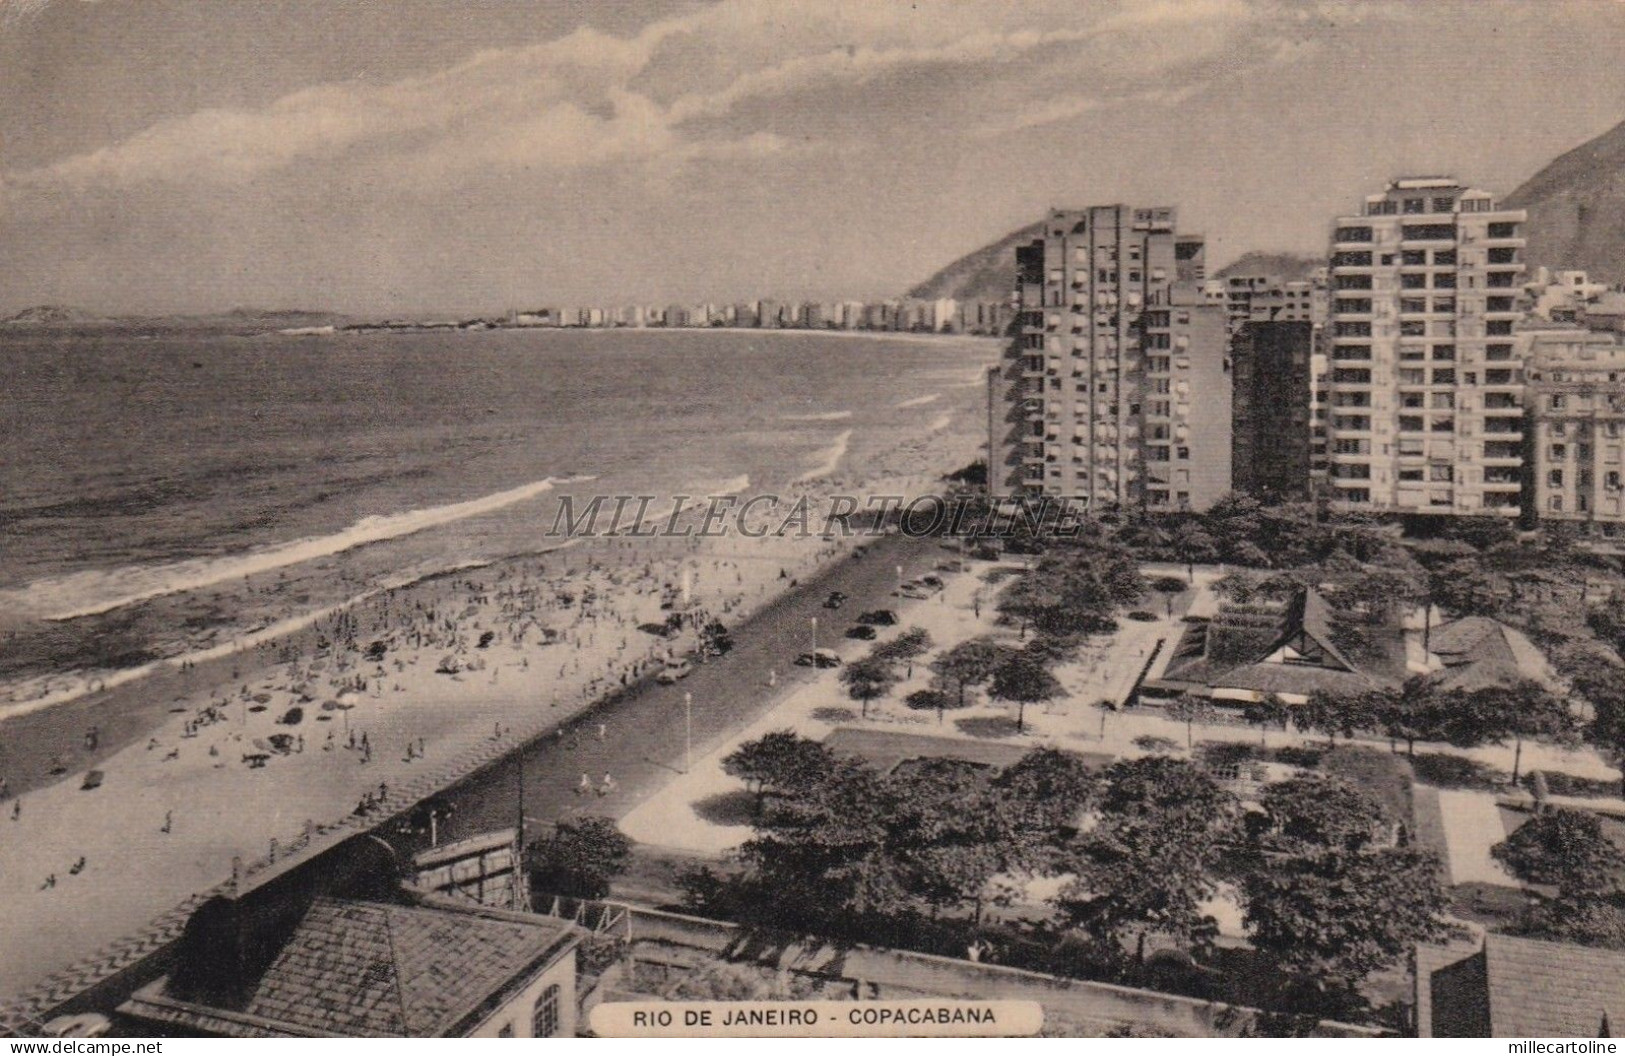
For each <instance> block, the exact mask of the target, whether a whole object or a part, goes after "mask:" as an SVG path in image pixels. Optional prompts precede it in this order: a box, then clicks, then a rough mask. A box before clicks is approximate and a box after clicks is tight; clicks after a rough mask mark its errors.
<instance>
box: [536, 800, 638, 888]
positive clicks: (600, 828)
mask: <svg viewBox="0 0 1625 1056" xmlns="http://www.w3.org/2000/svg"><path fill="white" fill-rule="evenodd" d="M528 857H529V859H530V882H531V886H532V888H534V889H536V890H539V891H545V892H549V893H552V894H558V895H568V896H570V897H572V898H603V897H604V896H606V895H608V894H609V886H610V882H611V881H613V880H614V879H615V878H616V877H617V876H620V875H621V874H622V873H624V872H626V867H627V864H628V862H629V861H630V859H631V857H632V841H631V840H629V839H627V838H626V837H625V836H624V835H622V834H621V831H620V830H619V829H618V828H616V827H615V822H614V820H613V819H611V818H603V817H597V816H593V815H589V816H585V817H580V818H568V819H566V820H564V821H561V822H559V823H558V825H556V826H555V827H554V829H553V835H551V836H549V837H548V838H547V839H545V840H540V841H537V842H536V843H533V844H531V845H530V848H529V855H528Z"/></svg>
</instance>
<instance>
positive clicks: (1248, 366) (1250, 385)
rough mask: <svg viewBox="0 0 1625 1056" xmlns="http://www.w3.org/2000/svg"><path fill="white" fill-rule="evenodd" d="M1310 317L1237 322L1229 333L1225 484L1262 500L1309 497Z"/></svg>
mask: <svg viewBox="0 0 1625 1056" xmlns="http://www.w3.org/2000/svg"><path fill="white" fill-rule="evenodd" d="M1313 353H1314V324H1313V323H1311V322H1309V320H1308V319H1302V320H1294V321H1280V322H1244V323H1242V324H1241V325H1240V326H1239V327H1238V328H1237V329H1236V331H1235V333H1234V334H1232V335H1231V337H1230V361H1231V377H1232V380H1233V398H1232V412H1231V423H1232V438H1231V448H1230V451H1231V463H1230V477H1231V485H1232V486H1233V487H1234V488H1235V490H1237V491H1242V492H1246V493H1248V494H1249V495H1253V496H1255V497H1257V498H1258V499H1260V500H1262V501H1265V502H1303V501H1305V500H1307V499H1308V498H1309V484H1310V469H1311V466H1312V463H1313V459H1312V457H1311V455H1312V439H1313V430H1312V428H1311V424H1312V423H1311V413H1312V410H1313V408H1312V387H1313V381H1314V374H1313V371H1314V366H1313V360H1314V355H1313Z"/></svg>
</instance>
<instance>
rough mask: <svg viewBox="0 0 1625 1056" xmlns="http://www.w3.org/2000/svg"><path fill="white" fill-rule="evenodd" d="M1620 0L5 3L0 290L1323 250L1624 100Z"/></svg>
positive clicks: (810, 293)
mask: <svg viewBox="0 0 1625 1056" xmlns="http://www.w3.org/2000/svg"><path fill="white" fill-rule="evenodd" d="M1620 14H1621V12H1620V8H1619V6H1618V5H1616V4H1613V3H1604V2H1601V0H1569V2H1563V3H1553V4H1545V5H1538V6H1536V5H1514V4H1510V3H1496V2H1474V3H1465V2H1462V3H1455V2H1440V3H1429V4H1411V3H1390V2H1371V3H1338V2H1316V0H1190V2H1180V3H1174V2H1171V0H1132V2H1114V3H1086V4H1077V3H1065V2H1052V0H1034V2H1028V3H1022V4H1020V5H1019V6H1017V5H1010V4H1006V3H996V2H986V3H983V2H966V3H954V4H945V3H930V2H925V0H921V2H917V3H904V2H890V0H816V2H811V0H809V2H806V3H796V2H766V0H720V2H716V3H692V2H649V3H641V4H620V5H605V4H597V5H583V4H578V3H574V2H567V0H535V2H527V0H477V2H476V0H422V2H419V3H414V4H412V5H411V6H410V17H406V12H405V10H404V8H403V6H395V5H354V4H344V5H335V4H330V3H326V2H324V0H267V2H262V3H255V4H208V5H206V4H199V3H197V2H195V0H190V2H182V0H146V2H143V3H141V4H124V3H112V2H99V3H98V2H91V0H54V2H51V0H0V97H3V98H5V99H7V100H8V101H9V102H11V103H13V104H14V105H12V106H10V107H8V108H5V109H3V110H0V260H3V261H4V262H5V267H4V269H3V272H0V274H3V277H0V313H9V312H13V311H16V310H18V309H21V308H24V307H27V306H29V305H33V304H41V303H61V304H69V305H75V306H81V307H84V308H86V309H89V310H93V311H102V312H109V313H118V312H171V311H175V312H188V311H190V312H201V311H209V310H222V309H226V308H229V307H231V306H234V305H252V306H263V307H271V308H313V309H327V310H333V311H338V312H346V313H351V314H357V315H387V314H422V313H433V312H456V313H495V312H501V311H504V310H507V309H509V308H520V309H523V308H527V307H535V306H541V305H547V304H572V303H574V304H609V303H628V304H629V303H637V302H646V303H656V304H659V303H685V302H704V301H715V300H722V299H737V298H740V297H761V296H776V297H779V298H783V299H800V300H822V301H827V300H845V299H855V300H877V299H881V298H886V297H892V296H897V295H900V294H901V293H902V292H903V291H904V290H906V289H907V288H908V287H909V286H911V285H913V284H914V283H916V282H918V281H920V280H922V279H924V278H925V277H927V276H929V275H930V274H931V273H932V272H934V271H935V270H937V269H938V268H939V267H941V266H942V265H944V264H946V263H948V262H949V261H951V260H953V259H954V258H956V257H958V256H960V255H962V254H964V253H966V252H968V251H970V250H972V249H975V248H977V247H978V246H980V245H983V244H985V243H987V242H989V241H991V240H992V239H994V238H996V237H998V236H1000V235H1002V234H1004V233H1005V232H1007V231H1009V230H1011V229H1014V228H1016V227H1019V226H1021V225H1023V224H1025V223H1027V222H1029V221H1030V220H1031V218H1032V217H1034V216H1037V215H1041V214H1042V213H1043V212H1044V210H1046V209H1048V208H1050V207H1051V206H1056V207H1067V206H1071V205H1078V204H1080V203H1094V202H1105V201H1134V202H1154V203H1158V204H1162V203H1166V204H1169V205H1175V206H1178V207H1179V210H1180V216H1181V220H1182V222H1183V224H1184V225H1185V226H1187V227H1188V228H1189V229H1191V230H1192V231H1195V232H1200V233H1202V234H1204V235H1206V237H1207V244H1208V260H1209V265H1210V267H1217V266H1221V265H1223V264H1225V263H1227V262H1229V261H1230V260H1232V259H1234V258H1236V257H1238V256H1240V255H1241V254H1242V253H1244V252H1247V251H1249V250H1280V251H1291V252H1299V253H1316V254H1319V253H1324V252H1325V249H1326V245H1327V235H1328V230H1327V218H1328V217H1331V216H1335V215H1338V214H1340V213H1346V212H1348V211H1349V210H1350V209H1351V208H1353V207H1354V206H1355V204H1356V203H1357V202H1358V201H1359V199H1360V198H1361V196H1362V195H1363V194H1365V193H1366V192H1367V191H1368V190H1369V188H1370V187H1371V186H1373V185H1380V184H1381V183H1383V182H1384V181H1386V180H1387V179H1388V178H1390V177H1392V176H1395V175H1399V174H1401V173H1418V172H1439V173H1448V174H1452V175H1455V176H1458V177H1460V178H1461V179H1462V180H1464V181H1465V182H1467V183H1469V184H1472V185H1474V186H1481V187H1485V188H1487V189H1489V190H1491V191H1493V192H1495V193H1496V194H1497V195H1504V194H1506V193H1507V192H1509V191H1511V190H1512V189H1513V188H1514V187H1515V186H1517V184H1518V183H1520V182H1521V181H1522V180H1524V179H1526V178H1527V177H1528V176H1530V175H1532V174H1533V173H1534V172H1535V171H1536V170H1538V169H1539V168H1540V167H1541V166H1542V165H1544V164H1545V163H1546V162H1547V161H1549V160H1550V159H1551V158H1552V157H1554V156H1556V155H1557V154H1559V153H1561V152H1563V151H1565V150H1568V149H1570V148H1572V147H1574V146H1576V145H1578V144H1580V143H1582V142H1584V141H1586V140H1588V139H1590V138H1592V137H1594V136H1596V135H1598V134H1599V133H1601V132H1603V131H1605V130H1606V129H1608V128H1610V127H1612V126H1613V125H1615V124H1617V123H1619V121H1620V120H1621V119H1622V118H1625V68H1622V67H1620V65H1619V64H1618V63H1617V62H1616V61H1614V56H1615V55H1617V54H1618V52H1619V50H1620V46H1621V45H1622V44H1625V20H1622V19H1621V17H1620Z"/></svg>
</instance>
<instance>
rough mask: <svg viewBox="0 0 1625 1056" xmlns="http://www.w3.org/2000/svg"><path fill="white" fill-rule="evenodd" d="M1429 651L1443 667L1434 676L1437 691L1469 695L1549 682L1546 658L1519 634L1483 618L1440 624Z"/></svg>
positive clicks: (1496, 622)
mask: <svg viewBox="0 0 1625 1056" xmlns="http://www.w3.org/2000/svg"><path fill="white" fill-rule="evenodd" d="M1428 647H1429V651H1430V652H1432V653H1433V655H1435V656H1437V657H1438V658H1439V660H1440V662H1441V663H1443V664H1444V670H1442V671H1440V672H1439V674H1438V675H1437V676H1436V677H1435V684H1436V685H1438V686H1439V687H1440V688H1441V689H1459V690H1464V691H1466V692H1469V693H1472V692H1476V691H1477V690H1481V689H1488V688H1491V687H1495V686H1510V685H1512V684H1514V683H1516V682H1519V681H1521V680H1524V679H1534V680H1536V681H1540V682H1548V683H1549V682H1550V674H1549V671H1548V669H1547V664H1546V658H1545V657H1544V656H1542V655H1541V652H1540V650H1539V649H1538V648H1536V647H1535V644H1534V643H1533V642H1531V641H1530V640H1529V639H1528V638H1527V637H1525V636H1524V634H1523V633H1522V632H1521V631H1518V630H1515V629H1513V628H1511V627H1508V626H1507V625H1506V624H1504V623H1501V622H1500V621H1499V620H1492V619H1489V618H1488V617H1485V616H1468V617H1465V618H1463V619H1460V620H1455V621H1452V622H1450V623H1446V624H1443V625H1442V626H1440V627H1438V628H1437V629H1436V630H1434V632H1433V633H1432V635H1431V636H1430V641H1429V643H1428Z"/></svg>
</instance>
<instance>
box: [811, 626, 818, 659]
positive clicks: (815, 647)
mask: <svg viewBox="0 0 1625 1056" xmlns="http://www.w3.org/2000/svg"><path fill="white" fill-rule="evenodd" d="M812 643H813V645H812V651H813V666H814V667H817V666H818V617H817V616H814V617H813V618H812Z"/></svg>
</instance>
